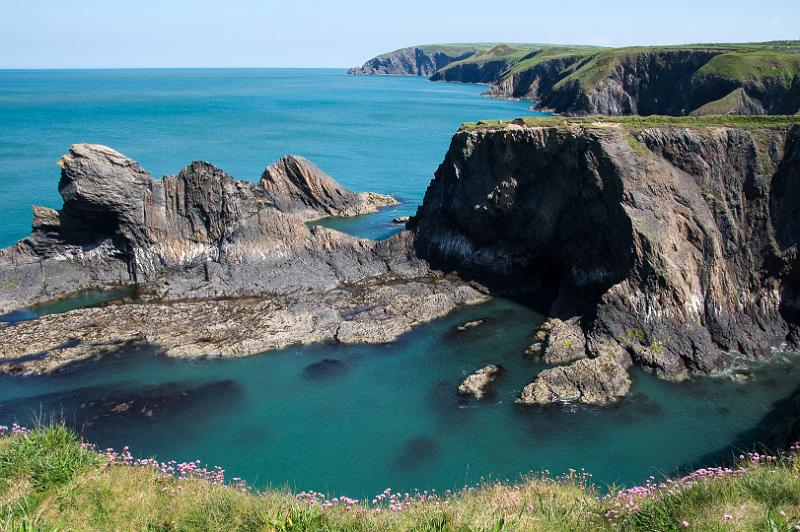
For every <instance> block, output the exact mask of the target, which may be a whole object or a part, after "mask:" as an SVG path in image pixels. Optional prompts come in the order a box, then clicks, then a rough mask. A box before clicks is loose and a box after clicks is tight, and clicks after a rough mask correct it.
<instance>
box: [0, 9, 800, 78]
mask: <svg viewBox="0 0 800 532" xmlns="http://www.w3.org/2000/svg"><path fill="white" fill-rule="evenodd" d="M2 4H3V5H2V10H1V11H0V50H1V51H2V52H0V68H40V67H56V68H71V67H180V66H182V67H195V66H209V67H212V66H215V67H226V66H227V67H237V66H254V67H258V66H264V67H268V66H274V67H286V66H298V67H345V66H354V65H357V64H361V63H363V62H364V61H365V60H366V59H369V58H370V57H372V56H374V55H376V54H378V53H381V52H384V51H389V50H393V49H396V48H400V47H403V46H408V45H412V44H423V43H432V42H464V41H470V42H477V41H514V42H548V43H574V44H599V45H609V46H622V45H632V44H677V43H686V42H723V41H724V42H731V41H756V40H773V39H790V38H791V39H798V38H800V24H798V22H800V0H747V1H744V0H727V1H717V0H714V1H704V0H692V1H687V0H673V1H669V2H668V1H658V2H653V1H649V0H638V1H628V0H620V1H602V0H594V1H584V0H578V1H574V0H573V1H570V0H561V1H555V2H553V1H552V0H548V1H547V2H540V1H535V0H524V1H523V0H502V1H496V0H481V1H475V0H460V1H450V0H445V1H437V0H397V1H395V2H386V1H383V0H372V1H365V0H338V1H337V0H334V1H330V2H312V1H309V0H285V1H273V0H262V1H257V0H227V1H223V0H220V1H211V0H3V2H2Z"/></svg>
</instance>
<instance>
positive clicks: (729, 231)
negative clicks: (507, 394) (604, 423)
mask: <svg viewBox="0 0 800 532" xmlns="http://www.w3.org/2000/svg"><path fill="white" fill-rule="evenodd" d="M798 184H800V120H798V119H797V118H791V117H765V118H762V119H757V118H756V117H750V118H744V117H742V118H741V119H736V118H724V117H709V118H685V119H675V118H656V117H654V118H651V119H646V118H630V119H621V118H620V119H612V118H603V117H598V118H596V119H560V118H553V119H538V120H536V119H525V120H516V121H512V122H494V123H483V124H482V123H479V124H477V125H466V126H464V127H463V128H462V129H461V130H460V131H459V132H458V133H457V134H456V135H455V137H454V138H453V141H452V143H451V145H450V149H449V151H448V153H447V155H446V157H445V160H444V162H443V163H442V165H441V166H440V167H439V169H438V170H437V172H436V175H435V178H434V180H433V182H432V183H431V185H430V186H429V188H428V190H427V192H426V194H425V199H424V201H423V204H422V206H421V207H420V208H419V209H418V212H417V215H416V216H415V217H414V218H413V219H412V220H411V222H410V224H409V226H410V227H411V228H412V229H413V231H414V233H415V236H416V249H417V252H418V254H419V255H420V256H421V257H423V258H425V259H427V260H429V261H431V262H432V263H433V264H435V265H436V266H437V267H441V268H444V269H450V270H458V271H460V272H462V273H469V274H471V275H475V276H478V277H480V278H481V279H488V280H490V281H491V283H493V284H494V285H495V287H496V288H497V289H500V290H508V287H512V290H514V291H516V292H519V291H524V290H533V289H536V288H537V287H548V288H550V289H551V291H552V292H553V293H554V294H556V295H555V298H554V300H553V301H552V304H551V307H550V315H551V316H552V317H554V318H557V319H559V320H561V321H559V322H556V323H555V325H553V324H549V326H548V328H546V330H543V331H542V334H541V335H540V336H541V339H542V341H541V342H540V343H537V344H536V345H535V346H533V351H534V352H535V353H539V352H541V353H542V354H543V355H547V358H549V359H551V360H558V358H559V357H558V356H556V355H557V353H556V354H554V353H552V351H553V350H556V351H558V350H563V349H566V350H569V351H570V354H569V357H565V358H566V359H568V360H574V359H575V358H580V359H579V360H577V361H576V362H572V363H571V364H569V365H565V366H563V367H557V368H553V369H552V370H547V371H545V372H542V373H541V374H540V375H539V377H538V378H537V381H536V382H535V383H532V386H531V387H530V388H529V389H526V391H525V392H524V393H523V395H522V397H521V398H520V400H521V401H522V402H537V403H542V402H549V401H552V400H577V401H583V402H592V403H603V402H606V401H610V400H614V399H615V398H617V397H619V396H621V395H624V394H625V393H626V392H627V389H628V385H629V380H628V379H627V375H625V368H627V367H628V366H629V365H630V364H631V363H632V362H635V363H638V364H640V365H642V366H643V367H645V368H646V369H648V370H650V371H653V372H655V373H656V374H657V375H659V376H661V377H664V378H669V379H682V378H685V377H687V376H688V375H692V374H713V373H718V372H721V371H723V370H724V369H725V368H727V367H729V366H730V365H731V363H732V361H733V360H734V358H735V357H736V356H737V354H742V355H744V356H747V357H762V356H767V355H769V354H770V352H771V349H772V348H779V347H782V346H785V345H789V346H797V344H798V340H799V338H798V336H797V323H798V318H799V317H800V315H798V302H799V300H798V289H799V288H800V283H798V271H800V270H799V269H798V263H797V255H796V250H797V245H798V239H800V231H798V227H799V226H798V212H799V211H798V209H800V203H798V202H800V199H799V198H800V195H798V194H797V190H796V189H797V187H798ZM565 331H566V332H565ZM576 331H577V332H576ZM556 333H557V334H556ZM566 333H568V334H566ZM551 337H552V338H556V337H561V338H570V341H568V342H557V341H549V340H550V339H551ZM576 337H578V338H579V339H580V342H577V341H575V340H574V338H576ZM561 344H563V345H561ZM567 344H568V345H567ZM578 346H580V347H579V351H580V352H579V354H578V355H576V354H575V353H574V352H572V351H575V349H576V347H578ZM586 359H588V361H587V360H586Z"/></svg>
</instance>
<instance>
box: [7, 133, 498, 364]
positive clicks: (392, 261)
mask: <svg viewBox="0 0 800 532" xmlns="http://www.w3.org/2000/svg"><path fill="white" fill-rule="evenodd" d="M60 166H61V168H62V171H61V181H60V183H59V191H60V193H61V195H62V197H63V199H64V207H63V209H62V210H61V211H53V210H51V209H44V208H34V215H35V217H34V223H33V232H32V234H31V236H30V237H28V238H26V239H25V240H22V241H21V242H19V243H18V244H16V245H14V246H11V247H9V248H6V249H3V250H0V312H9V311H12V310H15V309H18V308H21V307H24V306H28V305H31V304H34V303H37V302H41V301H46V300H51V299H55V298H58V297H62V296H65V295H67V294H69V293H72V292H75V291H77V290H81V289H102V288H107V287H109V286H113V285H131V284H135V285H137V286H139V287H140V290H139V291H140V293H141V297H142V301H144V302H146V303H147V304H139V305H123V306H117V307H109V308H104V309H99V310H98V309H82V310H77V311H73V312H70V313H66V314H63V315H59V316H51V317H48V318H45V319H43V320H39V321H37V322H32V323H22V324H18V325H15V326H13V327H6V328H3V329H0V336H1V338H0V344H2V345H3V348H2V351H1V352H0V357H2V358H3V361H2V365H3V367H5V368H6V369H9V368H13V369H14V370H16V371H29V370H30V371H36V370H38V369H42V368H46V369H52V368H53V367H55V366H58V365H60V363H54V364H50V362H53V361H57V360H61V359H64V360H65V361H68V360H72V359H77V358H85V357H87V356H91V355H92V354H95V353H97V352H100V351H103V350H104V349H106V348H108V347H114V346H119V345H121V344H123V343H125V342H128V341H142V342H148V343H152V344H155V345H157V346H160V347H161V348H163V349H164V350H165V351H166V352H167V353H169V354H184V353H185V354H204V353H210V352H215V353H223V354H249V353H254V352H258V351H261V350H264V349H269V348H276V347H281V346H283V345H288V344H289V343H296V342H303V341H313V340H318V339H326V338H335V339H337V340H339V341H342V342H358V341H368V342H371V341H387V340H390V339H392V338H394V337H396V336H397V335H398V334H400V333H401V332H403V331H405V330H408V328H409V327H411V326H413V325H414V324H416V323H420V322H422V321H426V320H428V319H432V318H433V317H438V316H441V315H443V314H444V313H446V312H448V311H449V310H451V309H453V308H454V307H455V306H457V305H459V304H462V303H470V302H476V301H480V300H483V299H485V296H483V295H481V294H479V293H478V292H477V291H476V290H475V289H473V288H470V287H468V286H466V285H464V284H462V283H460V282H458V281H456V280H453V279H450V280H448V281H444V280H442V279H439V277H437V275H436V274H435V272H432V271H431V270H430V268H429V267H428V265H427V263H426V262H425V261H422V260H419V259H418V258H417V257H416V256H415V254H414V251H413V246H412V239H411V238H410V234H409V233H408V232H402V233H400V234H398V235H395V236H394V237H392V238H390V239H388V240H385V241H380V242H375V241H370V240H364V239H358V238H354V237H351V236H348V235H345V234H343V233H339V232H336V231H333V230H329V229H325V228H322V227H313V228H309V227H307V226H306V224H305V223H304V221H305V220H306V219H307V218H308V217H311V216H313V217H316V216H317V215H320V214H322V213H324V214H326V215H327V214H359V213H361V212H364V210H365V209H372V208H374V207H375V206H376V205H377V204H380V203H381V202H384V201H388V199H387V198H386V197H384V196H379V195H364V194H356V193H353V192H350V191H348V190H346V189H344V188H342V187H341V186H339V185H337V184H336V183H335V182H333V180H331V179H330V178H329V177H328V176H326V175H325V174H323V173H321V172H320V171H319V170H318V169H316V167H314V166H313V165H311V164H310V163H308V162H307V161H304V160H303V159H300V158H294V157H289V158H286V159H283V160H282V161H281V162H280V163H278V164H277V165H275V166H273V167H270V168H269V169H268V170H267V171H266V172H265V176H264V178H263V179H262V180H261V182H260V183H257V184H254V183H249V182H245V181H237V180H235V179H234V178H232V177H231V176H229V175H228V174H226V173H225V172H223V171H222V170H220V169H218V168H216V167H214V166H213V165H211V164H209V163H205V162H194V163H192V164H191V165H189V166H188V167H186V168H185V169H183V170H181V172H179V173H178V174H177V175H174V176H166V177H164V178H163V179H161V180H155V179H152V178H151V177H150V175H149V174H148V173H147V172H146V171H145V170H144V169H142V168H141V167H140V166H139V165H138V164H137V163H136V162H134V161H132V160H131V159H128V158H127V157H125V156H123V155H121V154H119V153H117V152H115V151H114V150H111V149H109V148H106V147H104V146H96V145H85V144H79V145H75V146H73V147H72V149H71V150H70V152H69V153H68V154H67V155H65V156H64V157H63V158H62V159H61V161H60ZM217 299H226V300H230V301H228V302H224V303H218V302H213V301H211V300H217ZM171 301H181V302H182V303H180V304H169V302H171ZM358 301H361V302H362V303H360V304H357V303H356V302H358ZM412 301H414V303H413V304H412V303H411V302H412ZM154 302H157V303H158V304H152V303H154ZM353 305H355V306H356V308H352V307H353ZM260 314H263V315H260ZM426 316H427V317H426ZM240 318H241V319H240ZM248 320H252V321H250V322H248ZM189 324H192V326H189ZM255 324H259V326H260V327H259V326H255ZM257 329H261V330H257ZM65 339H69V340H70V341H69V342H67V343H66V344H65V343H64V342H65ZM64 345H67V346H68V347H66V348H65V347H64ZM56 353H60V354H56ZM65 353H67V354H69V356H66V355H65ZM62 355H63V356H62ZM59 357H60V358H59ZM34 362H35V363H34Z"/></svg>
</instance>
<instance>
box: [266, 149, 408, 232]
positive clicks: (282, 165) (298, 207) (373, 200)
mask: <svg viewBox="0 0 800 532" xmlns="http://www.w3.org/2000/svg"><path fill="white" fill-rule="evenodd" d="M261 185H262V186H263V187H264V190H266V191H267V195H268V196H269V198H270V200H272V204H273V205H274V206H275V207H276V208H277V209H278V210H280V211H281V212H283V213H286V214H293V215H295V216H298V217H300V218H301V219H303V220H305V221H309V220H316V219H318V218H324V217H326V216H359V215H361V214H370V213H373V212H376V211H377V210H378V209H379V208H381V207H386V206H389V205H397V200H396V199H394V198H393V197H391V196H387V195H385V194H376V193H375V192H360V193H357V192H351V191H350V190H347V189H346V188H344V187H342V186H341V185H340V184H339V183H337V182H336V181H334V180H333V178H331V177H330V176H329V175H327V174H325V173H324V172H322V170H320V169H319V168H317V167H316V166H315V165H314V164H313V163H311V162H310V161H308V160H307V159H303V158H302V157H297V156H295V155H289V156H287V157H284V158H283V159H281V160H280V161H278V162H276V163H275V164H273V165H272V166H270V167H269V168H267V169H266V170H265V171H264V174H263V175H262V176H261Z"/></svg>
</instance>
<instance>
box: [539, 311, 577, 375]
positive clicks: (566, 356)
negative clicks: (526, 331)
mask: <svg viewBox="0 0 800 532" xmlns="http://www.w3.org/2000/svg"><path fill="white" fill-rule="evenodd" d="M536 340H537V342H536V343H534V344H532V345H531V346H530V347H529V348H528V349H527V350H526V353H527V354H528V355H529V356H539V357H541V359H542V361H543V362H545V363H546V364H566V363H568V362H573V361H575V360H578V359H580V358H586V337H585V336H584V334H583V329H581V324H580V318H578V317H574V318H570V319H568V320H566V321H561V320H560V319H558V318H551V319H549V320H547V321H545V322H544V323H543V324H542V326H541V327H539V330H538V331H536Z"/></svg>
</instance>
